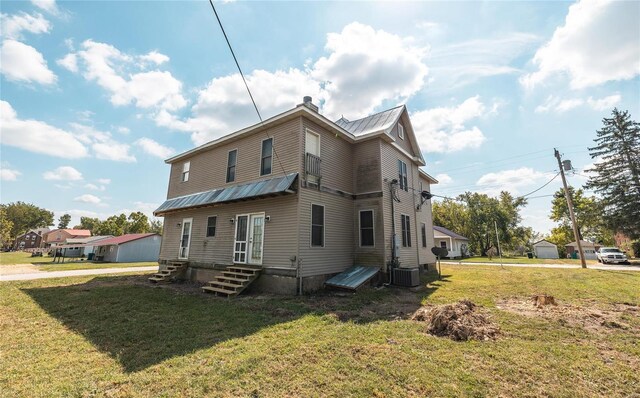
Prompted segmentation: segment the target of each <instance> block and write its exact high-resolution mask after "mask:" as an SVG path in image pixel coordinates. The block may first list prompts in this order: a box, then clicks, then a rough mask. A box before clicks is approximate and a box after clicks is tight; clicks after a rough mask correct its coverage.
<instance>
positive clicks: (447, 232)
mask: <svg viewBox="0 0 640 398" xmlns="http://www.w3.org/2000/svg"><path fill="white" fill-rule="evenodd" d="M433 229H435V230H436V231H438V232H441V233H443V234H445V235H449V236H450V237H452V238H455V239H461V240H469V239H467V238H465V237H464V236H462V235H459V234H457V233H455V232H453V231H450V230H448V229H446V228H445V227H439V226H437V225H434V226H433Z"/></svg>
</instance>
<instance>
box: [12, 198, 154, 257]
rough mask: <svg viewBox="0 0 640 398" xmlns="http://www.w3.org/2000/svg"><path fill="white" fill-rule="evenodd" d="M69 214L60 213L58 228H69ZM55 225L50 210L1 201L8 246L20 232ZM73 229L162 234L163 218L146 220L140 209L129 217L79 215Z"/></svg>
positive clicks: (101, 232)
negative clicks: (78, 219) (102, 218)
mask: <svg viewBox="0 0 640 398" xmlns="http://www.w3.org/2000/svg"><path fill="white" fill-rule="evenodd" d="M70 223H71V215H70V214H63V215H62V216H60V218H59V219H58V224H57V228H61V229H65V228H69V224H70ZM51 226H54V215H53V212H51V211H49V210H47V209H43V208H41V207H38V206H36V205H34V204H31V203H25V202H21V201H17V202H12V203H8V204H0V243H1V244H2V246H10V245H12V244H13V241H14V240H15V239H16V238H17V237H18V236H20V235H22V234H24V233H26V232H28V231H29V230H32V229H36V228H44V227H51ZM73 229H88V230H90V231H91V234H92V235H113V236H120V235H124V234H133V233H147V232H154V233H158V234H161V233H162V221H160V220H149V218H148V217H147V216H146V215H145V214H144V213H142V212H139V211H136V212H132V213H130V214H129V215H128V216H127V215H126V214H124V213H121V214H116V215H112V216H110V217H108V218H107V219H105V220H100V219H98V218H95V217H80V224H78V225H75V226H73Z"/></svg>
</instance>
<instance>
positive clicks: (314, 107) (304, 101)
mask: <svg viewBox="0 0 640 398" xmlns="http://www.w3.org/2000/svg"><path fill="white" fill-rule="evenodd" d="M312 101H313V98H311V97H310V96H308V95H305V96H304V98H302V104H303V105H304V106H306V107H307V108H309V109H311V110H312V111H314V112H318V106H317V105H315V104H314V103H313V102H312Z"/></svg>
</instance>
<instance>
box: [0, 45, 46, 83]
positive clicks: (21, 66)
mask: <svg viewBox="0 0 640 398" xmlns="http://www.w3.org/2000/svg"><path fill="white" fill-rule="evenodd" d="M1 52H2V56H1V59H2V63H1V64H0V68H1V69H2V74H3V75H5V77H6V78H7V79H8V80H11V81H23V82H35V83H40V84H53V83H55V82H56V79H57V77H56V75H55V74H54V73H53V72H52V71H51V70H50V69H49V67H48V66H47V62H46V61H45V60H44V57H43V56H42V54H40V52H38V50H36V49H35V48H33V47H31V46H28V45H26V44H24V43H21V42H19V41H16V40H12V39H8V40H4V41H3V42H2V51H1Z"/></svg>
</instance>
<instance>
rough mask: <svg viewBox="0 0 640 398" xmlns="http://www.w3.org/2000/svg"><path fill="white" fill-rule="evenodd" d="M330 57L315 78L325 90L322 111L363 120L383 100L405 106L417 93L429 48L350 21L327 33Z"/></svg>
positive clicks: (320, 63) (314, 73)
mask: <svg viewBox="0 0 640 398" xmlns="http://www.w3.org/2000/svg"><path fill="white" fill-rule="evenodd" d="M325 49H326V50H327V51H329V53H330V54H329V55H328V56H326V57H321V58H320V59H318V60H317V61H316V62H315V64H314V65H313V71H312V72H311V75H312V76H313V77H314V78H315V79H317V80H318V81H320V82H322V84H323V87H324V91H325V92H324V94H323V98H324V99H325V101H326V102H325V104H324V107H323V111H324V112H325V113H326V114H327V115H329V117H331V118H335V119H337V118H338V117H340V115H341V114H344V116H345V117H346V118H347V119H348V118H356V117H362V116H363V115H366V114H368V113H371V112H373V111H374V110H375V109H376V108H377V107H378V106H381V105H383V104H384V102H385V101H395V102H402V101H406V99H407V98H409V97H411V96H412V95H413V94H415V93H416V92H418V91H419V90H420V89H421V88H422V86H423V84H424V80H425V78H426V76H427V73H428V69H427V66H426V65H425V64H424V62H423V59H424V58H425V56H426V54H427V48H425V47H420V46H417V45H416V44H415V40H414V39H413V38H412V37H400V36H397V35H394V34H391V33H388V32H385V31H383V30H377V31H376V30H375V29H373V28H372V27H371V26H368V25H363V24H361V23H358V22H352V23H350V24H349V25H347V26H345V27H344V28H343V29H342V32H340V33H329V34H328V35H327V42H326V45H325Z"/></svg>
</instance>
